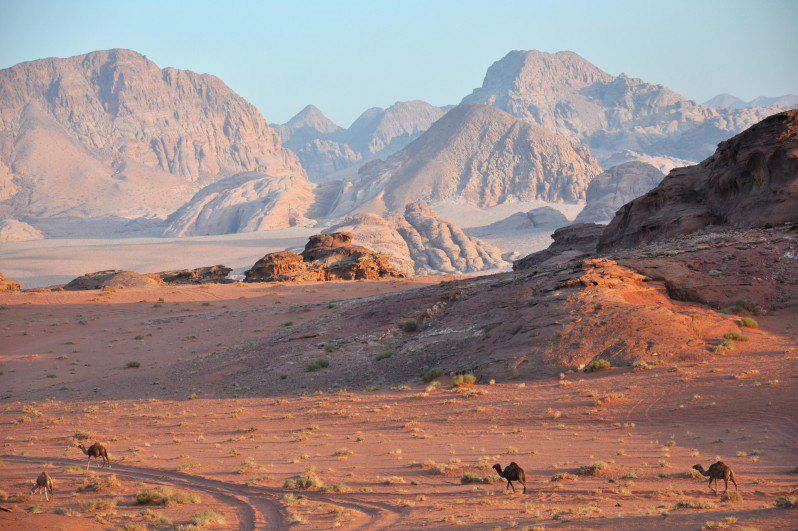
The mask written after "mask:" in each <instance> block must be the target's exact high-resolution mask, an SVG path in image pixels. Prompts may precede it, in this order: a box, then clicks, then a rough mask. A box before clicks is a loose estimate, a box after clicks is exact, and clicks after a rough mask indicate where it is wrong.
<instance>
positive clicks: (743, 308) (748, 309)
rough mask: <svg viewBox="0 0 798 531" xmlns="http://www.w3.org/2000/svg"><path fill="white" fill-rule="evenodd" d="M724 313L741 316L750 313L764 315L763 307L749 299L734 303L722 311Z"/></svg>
mask: <svg viewBox="0 0 798 531" xmlns="http://www.w3.org/2000/svg"><path fill="white" fill-rule="evenodd" d="M721 311H722V312H723V313H733V314H735V315H741V314H746V313H750V314H751V315H762V307H761V306H759V305H758V304H757V303H755V302H753V301H750V300H748V299H741V300H737V301H734V302H733V303H732V304H731V305H730V306H728V307H726V308H724V309H723V310H721Z"/></svg>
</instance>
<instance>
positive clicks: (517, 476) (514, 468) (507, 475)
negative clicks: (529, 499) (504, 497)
mask: <svg viewBox="0 0 798 531" xmlns="http://www.w3.org/2000/svg"><path fill="white" fill-rule="evenodd" d="M493 468H495V469H496V472H497V473H498V474H499V476H500V477H503V478H504V479H506V480H507V487H505V489H504V490H507V489H509V488H510V487H512V488H513V492H515V485H513V481H517V482H519V483H520V484H521V485H523V486H524V492H525V493H526V474H524V469H523V468H521V467H520V466H518V465H517V464H516V462H515V461H513V462H512V463H510V464H509V465H507V466H506V467H505V468H504V470H502V466H501V465H500V464H499V463H496V464H495V465H493Z"/></svg>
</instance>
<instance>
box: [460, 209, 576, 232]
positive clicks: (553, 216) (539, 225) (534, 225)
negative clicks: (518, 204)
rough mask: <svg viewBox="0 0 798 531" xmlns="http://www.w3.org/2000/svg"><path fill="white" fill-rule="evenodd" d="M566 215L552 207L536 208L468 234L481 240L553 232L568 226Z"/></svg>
mask: <svg viewBox="0 0 798 531" xmlns="http://www.w3.org/2000/svg"><path fill="white" fill-rule="evenodd" d="M568 223H569V221H568V218H566V217H565V215H564V214H563V213H562V212H560V211H559V210H557V209H556V208H552V207H550V206H544V207H540V208H534V209H532V210H530V211H529V212H517V213H515V214H512V215H511V216H507V217H506V218H504V219H502V220H499V221H497V222H495V223H491V224H490V225H483V226H481V227H474V228H471V229H468V234H472V235H474V236H478V237H480V238H483V237H488V236H499V237H501V236H504V235H507V234H512V233H523V232H539V231H552V230H554V229H558V228H560V227H564V226H565V225H568Z"/></svg>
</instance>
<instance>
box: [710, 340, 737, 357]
mask: <svg viewBox="0 0 798 531" xmlns="http://www.w3.org/2000/svg"><path fill="white" fill-rule="evenodd" d="M733 349H734V341H732V340H731V339H724V340H723V341H721V342H720V343H718V344H717V345H716V346H715V353H716V354H719V353H722V352H723V351H725V350H733Z"/></svg>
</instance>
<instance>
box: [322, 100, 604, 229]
mask: <svg viewBox="0 0 798 531" xmlns="http://www.w3.org/2000/svg"><path fill="white" fill-rule="evenodd" d="M600 172H601V168H600V166H599V165H598V163H597V162H596V160H595V159H594V158H593V157H592V156H591V155H590V152H589V151H588V150H586V149H583V148H580V147H575V146H573V145H572V144H571V143H570V142H568V141H566V140H565V139H563V138H562V137H560V136H558V135H556V134H554V133H551V132H549V131H547V130H545V129H543V128H542V127H539V126H537V125H535V124H531V123H528V122H524V121H521V120H518V119H516V118H514V117H512V116H510V115H509V114H507V113H506V112H503V111H500V110H498V109H495V108H493V107H490V106H487V105H474V104H463V105H458V106H457V107H455V108H453V109H452V110H450V111H449V112H448V113H446V115H444V116H443V117H442V118H440V119H439V120H438V121H437V122H435V123H434V124H433V125H432V127H430V129H429V130H428V131H426V132H425V133H424V134H422V135H421V136H420V137H419V138H417V139H416V140H415V141H413V142H412V143H411V144H410V145H408V146H407V147H405V148H404V149H402V150H401V151H399V152H398V153H395V154H394V155H392V156H390V157H388V159H386V160H385V161H379V160H378V161H373V162H371V163H369V164H367V165H365V166H363V167H362V168H361V169H360V171H359V176H358V179H356V180H355V181H353V182H352V183H350V184H349V185H347V186H344V187H343V188H342V190H341V193H340V195H339V197H338V198H337V200H336V203H335V205H334V207H333V215H345V214H346V213H348V212H351V211H353V210H354V211H362V212H386V211H387V212H389V213H400V212H402V211H403V210H404V208H405V205H407V204H409V203H412V202H415V201H417V200H422V201H425V202H429V203H432V202H438V201H444V200H450V201H457V200H462V201H464V202H468V203H472V204H474V205H477V206H479V207H491V206H494V205H497V204H500V203H504V202H507V201H513V200H518V201H531V200H536V199H539V200H543V201H571V202H573V201H578V200H580V199H583V198H584V194H585V190H586V189H587V185H588V183H589V182H590V179H591V178H592V177H593V176H595V175H598V174H599V173H600Z"/></svg>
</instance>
